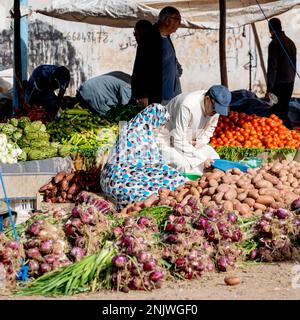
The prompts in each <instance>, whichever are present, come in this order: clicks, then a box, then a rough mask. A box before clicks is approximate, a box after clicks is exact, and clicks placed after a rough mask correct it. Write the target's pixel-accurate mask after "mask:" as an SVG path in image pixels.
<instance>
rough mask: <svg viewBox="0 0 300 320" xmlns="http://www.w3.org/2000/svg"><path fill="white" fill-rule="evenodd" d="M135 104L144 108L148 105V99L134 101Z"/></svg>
mask: <svg viewBox="0 0 300 320" xmlns="http://www.w3.org/2000/svg"><path fill="white" fill-rule="evenodd" d="M136 102H137V103H138V104H139V105H141V106H144V107H147V106H148V105H149V103H148V98H141V99H136Z"/></svg>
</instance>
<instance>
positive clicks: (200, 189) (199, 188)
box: [197, 186, 203, 194]
mask: <svg viewBox="0 0 300 320" xmlns="http://www.w3.org/2000/svg"><path fill="white" fill-rule="evenodd" d="M197 190H198V192H199V193H200V194H201V193H202V191H203V190H202V188H201V187H200V186H198V187H197Z"/></svg>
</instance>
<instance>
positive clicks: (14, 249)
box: [0, 233, 24, 288]
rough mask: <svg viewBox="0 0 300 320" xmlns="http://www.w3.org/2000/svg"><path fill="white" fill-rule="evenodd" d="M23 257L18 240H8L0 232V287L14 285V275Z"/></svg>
mask: <svg viewBox="0 0 300 320" xmlns="http://www.w3.org/2000/svg"><path fill="white" fill-rule="evenodd" d="M21 257H23V258H24V251H23V246H22V244H21V243H20V242H18V241H14V240H8V239H7V237H6V236H5V235H4V234H3V233H0V288H4V287H6V288H9V287H14V286H15V285H16V276H17V273H18V271H19V269H20V267H21Z"/></svg>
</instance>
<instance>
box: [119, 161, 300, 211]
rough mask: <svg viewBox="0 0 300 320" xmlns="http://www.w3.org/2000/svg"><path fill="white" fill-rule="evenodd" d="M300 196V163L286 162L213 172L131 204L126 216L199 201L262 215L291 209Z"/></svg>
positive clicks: (125, 209)
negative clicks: (288, 207)
mask: <svg viewBox="0 0 300 320" xmlns="http://www.w3.org/2000/svg"><path fill="white" fill-rule="evenodd" d="M299 196H300V163H298V162H296V161H287V160H283V161H282V162H275V163H266V164H264V165H263V166H262V167H260V168H256V169H248V171H247V173H244V172H242V171H240V170H239V169H237V168H235V169H231V170H228V171H227V172H226V173H225V172H223V171H221V170H219V169H212V170H210V171H208V172H205V173H204V175H203V176H202V177H201V178H200V179H198V180H196V181H188V182H186V183H185V184H184V185H180V186H179V187H177V188H176V189H175V190H174V191H171V190H168V189H160V190H159V195H155V194H153V195H151V196H150V197H149V198H148V199H146V200H144V201H139V202H136V203H133V204H130V205H128V206H127V207H126V208H124V209H123V210H122V212H121V213H123V214H130V215H134V214H135V213H137V212H138V211H140V210H141V209H143V208H147V207H152V206H157V205H168V206H172V207H175V206H176V205H178V204H181V205H185V204H187V203H188V201H189V199H191V198H194V199H195V198H196V199H197V201H199V202H200V203H201V204H203V205H205V206H215V205H223V206H224V208H225V209H226V210H236V211H237V212H238V213H239V214H240V215H243V216H250V215H252V214H253V213H254V214H261V213H262V212H263V211H264V210H265V209H266V208H267V207H273V208H280V207H284V206H288V205H290V204H291V202H292V201H293V200H295V199H296V198H299Z"/></svg>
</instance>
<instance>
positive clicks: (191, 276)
mask: <svg viewBox="0 0 300 320" xmlns="http://www.w3.org/2000/svg"><path fill="white" fill-rule="evenodd" d="M193 276H194V272H193V270H192V268H188V270H187V271H186V273H185V278H186V279H188V280H191V279H193Z"/></svg>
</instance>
